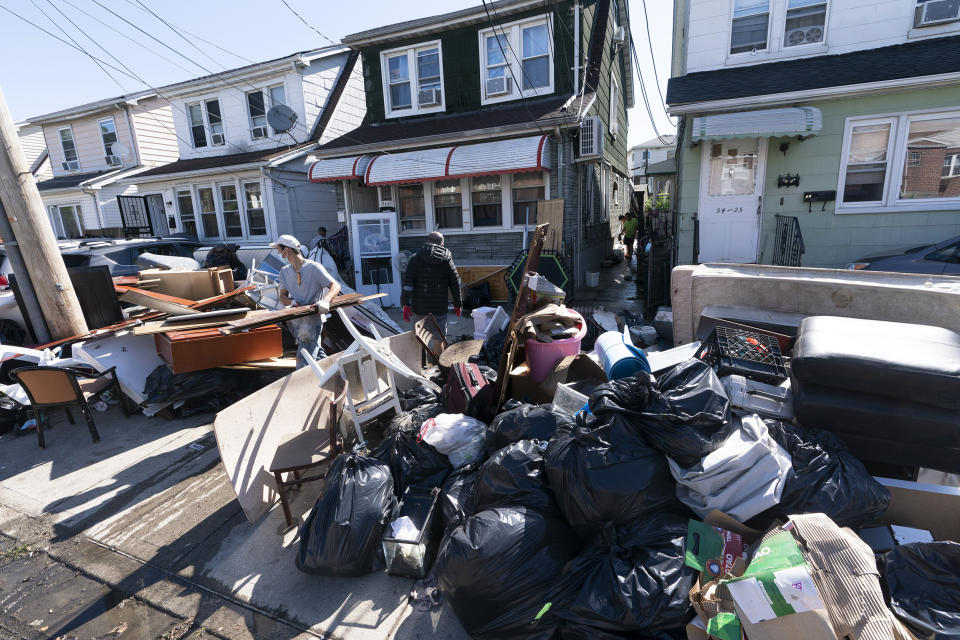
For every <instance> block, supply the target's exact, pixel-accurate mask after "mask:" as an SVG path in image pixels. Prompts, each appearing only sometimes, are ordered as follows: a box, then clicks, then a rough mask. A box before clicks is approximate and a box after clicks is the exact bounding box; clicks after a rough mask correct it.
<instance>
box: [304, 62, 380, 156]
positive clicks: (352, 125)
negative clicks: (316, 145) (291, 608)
mask: <svg viewBox="0 0 960 640" xmlns="http://www.w3.org/2000/svg"><path fill="white" fill-rule="evenodd" d="M307 86H309V84H308V83H307V80H306V78H305V79H304V87H307ZM366 115H367V102H366V96H365V95H364V92H363V64H362V63H361V61H360V60H357V63H356V64H355V65H354V66H353V69H352V70H351V72H350V78H349V79H348V80H347V86H346V87H344V89H343V93H341V94H340V100H339V101H338V102H337V105H336V107H335V108H334V111H333V115H332V116H331V118H330V122H328V123H327V127H326V129H324V130H323V133H322V134H321V135H320V144H325V143H327V142H329V141H330V140H333V139H334V138H338V137H340V136H342V135H343V134H345V133H348V132H350V131H353V130H354V129H356V128H357V127H359V126H360V125H361V124H363V119H364V118H365V117H366ZM318 117H319V116H318Z"/></svg>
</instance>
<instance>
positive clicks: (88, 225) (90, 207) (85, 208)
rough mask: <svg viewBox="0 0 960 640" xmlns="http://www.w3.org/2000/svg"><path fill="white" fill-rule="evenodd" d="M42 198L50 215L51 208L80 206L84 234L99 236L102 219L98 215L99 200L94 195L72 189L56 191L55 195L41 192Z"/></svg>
mask: <svg viewBox="0 0 960 640" xmlns="http://www.w3.org/2000/svg"><path fill="white" fill-rule="evenodd" d="M40 196H41V199H42V200H43V207H44V210H46V211H47V214H48V215H49V213H50V207H51V206H68V205H73V206H76V205H79V206H80V210H81V213H82V214H83V229H84V232H85V233H86V234H87V235H99V231H100V229H101V228H102V227H101V226H100V218H99V216H98V214H97V199H96V197H95V196H94V195H92V194H89V193H84V192H83V191H81V190H79V189H71V190H69V191H56V192H54V193H44V192H40ZM56 232H57V229H56V227H54V233H56Z"/></svg>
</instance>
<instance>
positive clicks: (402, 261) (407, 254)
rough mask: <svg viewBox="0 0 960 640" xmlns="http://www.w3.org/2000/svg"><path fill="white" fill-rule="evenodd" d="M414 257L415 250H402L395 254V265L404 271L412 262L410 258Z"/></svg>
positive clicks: (398, 269) (401, 271)
mask: <svg viewBox="0 0 960 640" xmlns="http://www.w3.org/2000/svg"><path fill="white" fill-rule="evenodd" d="M412 257H413V251H401V252H400V253H398V254H397V255H395V256H393V266H394V267H396V269H397V271H399V272H400V273H403V272H404V271H406V270H407V265H408V264H410V258H412Z"/></svg>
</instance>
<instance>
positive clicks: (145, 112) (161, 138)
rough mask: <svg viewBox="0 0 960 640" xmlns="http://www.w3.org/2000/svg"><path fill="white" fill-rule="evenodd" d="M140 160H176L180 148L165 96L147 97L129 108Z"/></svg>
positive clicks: (148, 163)
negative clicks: (163, 97)
mask: <svg viewBox="0 0 960 640" xmlns="http://www.w3.org/2000/svg"><path fill="white" fill-rule="evenodd" d="M129 113H130V118H131V120H132V122H133V130H134V135H136V137H137V149H138V151H139V152H140V164H142V165H145V166H157V165H161V164H167V163H169V162H176V160H177V159H178V158H179V155H180V152H179V149H178V147H177V136H176V133H175V129H174V126H173V109H172V108H171V107H170V104H169V103H168V102H167V101H166V100H162V99H160V98H150V99H147V100H144V101H143V102H141V103H139V104H137V105H135V106H133V107H131V108H130V112H129Z"/></svg>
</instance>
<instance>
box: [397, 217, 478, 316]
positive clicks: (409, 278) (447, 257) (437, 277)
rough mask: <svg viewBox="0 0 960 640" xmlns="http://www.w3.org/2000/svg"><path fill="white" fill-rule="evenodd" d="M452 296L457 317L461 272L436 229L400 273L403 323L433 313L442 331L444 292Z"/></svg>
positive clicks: (460, 305) (458, 312)
mask: <svg viewBox="0 0 960 640" xmlns="http://www.w3.org/2000/svg"><path fill="white" fill-rule="evenodd" d="M448 290H449V292H450V297H451V298H453V312H454V313H456V314H457V315H458V316H459V315H460V309H461V307H462V306H463V301H462V296H461V293H460V274H458V273H457V268H456V267H455V266H454V265H453V254H451V253H450V250H449V249H447V248H445V247H444V246H443V235H442V234H441V233H439V232H437V231H434V232H432V233H431V234H430V235H428V236H427V241H426V243H424V245H423V246H422V247H421V248H420V250H419V251H417V253H415V254H414V256H413V257H412V258H410V262H409V263H407V270H406V271H404V272H403V292H402V294H401V295H400V304H402V305H403V320H404V322H410V321H411V320H413V321H414V322H416V321H418V320H420V319H421V318H423V317H424V316H426V315H428V314H431V313H432V314H433V317H434V318H436V319H437V323H438V324H439V325H440V328H441V329H442V330H443V332H444V333H446V332H447V291H448Z"/></svg>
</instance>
